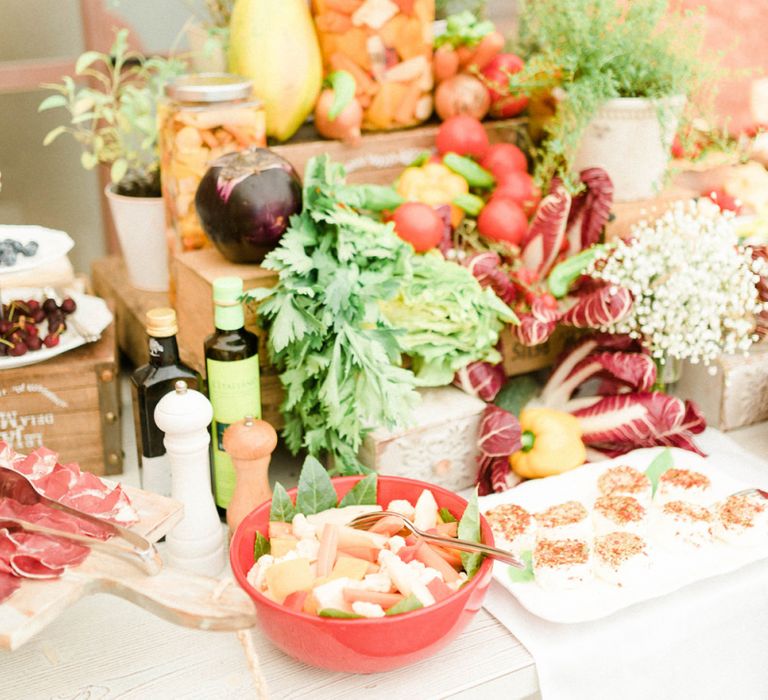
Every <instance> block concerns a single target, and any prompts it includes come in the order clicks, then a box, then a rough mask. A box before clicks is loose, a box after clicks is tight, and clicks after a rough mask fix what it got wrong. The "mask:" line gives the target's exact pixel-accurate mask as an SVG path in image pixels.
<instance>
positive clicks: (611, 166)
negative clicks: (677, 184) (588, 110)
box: [573, 96, 685, 202]
mask: <svg viewBox="0 0 768 700" xmlns="http://www.w3.org/2000/svg"><path fill="white" fill-rule="evenodd" d="M684 104H685V97H682V96H678V97H670V98H667V99H664V100H659V101H652V100H648V99H645V98H641V97H619V98H616V99H613V100H608V101H607V102H605V104H604V105H603V106H602V108H601V109H600V110H599V111H598V112H597V114H596V115H595V116H594V118H593V119H592V121H591V122H590V123H589V124H588V125H587V128H586V129H585V130H584V135H583V137H582V142H581V147H580V149H579V152H578V153H577V155H576V158H575V159H574V167H573V169H574V172H576V173H578V172H579V171H581V170H583V169H584V168H591V167H600V168H603V169H604V170H606V171H607V172H608V174H609V175H610V176H611V180H613V187H614V200H616V201H618V202H629V201H634V200H637V199H649V198H651V197H653V196H655V195H656V194H657V193H658V192H659V190H660V189H661V187H662V184H663V178H664V173H665V171H666V169H667V165H668V163H669V159H670V147H671V146H672V141H673V139H674V137H675V132H676V131H677V125H678V123H679V117H680V113H681V112H682V109H683V106H684Z"/></svg>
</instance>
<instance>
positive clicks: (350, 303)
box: [250, 156, 419, 474]
mask: <svg viewBox="0 0 768 700" xmlns="http://www.w3.org/2000/svg"><path fill="white" fill-rule="evenodd" d="M350 198H354V192H350V190H349V188H348V187H347V186H346V185H345V182H344V170H343V168H342V167H341V166H340V165H338V164H333V163H331V162H330V161H329V159H328V157H327V156H321V157H319V158H315V159H313V160H311V161H310V162H309V163H308V165H307V169H306V173H305V178H304V211H303V212H302V213H301V215H298V216H294V217H292V218H291V224H290V227H289V229H288V231H287V232H286V233H285V235H284V236H283V238H282V242H281V245H280V247H279V248H277V249H276V250H274V251H273V252H272V253H270V254H269V255H268V256H267V258H266V260H265V261H264V266H265V267H267V268H268V269H270V270H275V271H276V272H278V274H279V284H278V285H277V287H275V288H274V289H272V290H254V292H252V293H251V294H250V298H251V299H255V300H259V299H263V301H262V303H261V304H260V305H259V307H258V314H259V317H260V319H261V321H262V323H263V324H264V325H265V326H267V327H268V329H269V343H268V348H269V352H270V356H271V360H272V362H273V364H274V365H275V366H276V367H277V368H278V369H279V370H280V372H281V374H280V379H281V382H282V384H283V387H284V388H285V391H286V398H285V401H284V402H283V405H282V412H283V415H284V417H285V428H284V429H283V436H284V438H285V440H286V444H287V445H288V447H289V449H291V450H292V451H293V452H294V453H296V452H298V451H299V450H300V449H302V448H304V449H306V450H307V451H308V452H309V453H310V454H312V455H315V456H320V455H322V454H324V453H326V454H329V455H330V456H331V459H332V462H333V471H335V472H338V473H341V474H360V473H364V472H366V471H367V470H366V468H365V467H364V466H363V465H362V464H361V463H360V462H359V460H358V457H357V453H358V450H359V448H360V445H361V444H362V440H363V438H364V436H365V434H366V433H367V432H368V430H369V426H374V425H386V426H389V427H394V426H397V425H402V424H405V423H406V422H407V421H408V420H409V419H410V417H411V411H412V409H413V408H414V407H415V406H416V404H417V402H418V399H419V397H418V394H417V393H416V391H415V389H414V377H413V374H412V373H411V372H410V371H408V370H407V369H405V368H403V367H402V366H400V363H401V353H402V348H401V346H400V343H399V340H398V335H397V333H396V331H395V329H394V328H393V327H392V325H391V324H390V323H389V322H388V321H387V320H386V318H385V317H384V315H383V314H382V312H381V310H380V308H379V302H380V301H381V300H386V299H390V298H392V297H393V296H394V295H395V294H396V293H397V291H398V290H399V289H400V286H401V284H402V283H403V281H404V280H405V279H407V278H408V277H409V275H410V263H411V258H412V255H413V254H412V251H411V249H410V247H409V246H408V245H407V244H406V243H404V242H403V241H401V240H400V239H399V238H398V237H397V236H395V235H394V234H393V227H392V224H383V223H381V222H378V221H375V220H374V219H371V218H369V217H366V216H364V215H362V214H360V213H358V212H357V211H355V210H354V209H353V208H352V204H351V202H350V201H349V200H350Z"/></svg>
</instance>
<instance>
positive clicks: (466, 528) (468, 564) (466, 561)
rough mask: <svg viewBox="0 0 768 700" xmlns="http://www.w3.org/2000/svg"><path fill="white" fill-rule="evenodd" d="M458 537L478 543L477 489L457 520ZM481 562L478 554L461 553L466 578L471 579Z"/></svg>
mask: <svg viewBox="0 0 768 700" xmlns="http://www.w3.org/2000/svg"><path fill="white" fill-rule="evenodd" d="M457 534H458V537H459V539H462V540H468V541H470V542H480V509H479V507H478V505H477V489H475V492H474V493H473V494H472V496H471V498H470V499H469V502H468V503H467V508H466V510H465V511H464V515H462V516H461V520H459V527H458V533H457ZM482 561H483V555H482V554H481V553H480V552H462V553H461V563H462V565H463V566H464V571H466V572H467V578H472V577H473V576H474V575H475V573H477V570H478V569H479V568H480V564H481V563H482Z"/></svg>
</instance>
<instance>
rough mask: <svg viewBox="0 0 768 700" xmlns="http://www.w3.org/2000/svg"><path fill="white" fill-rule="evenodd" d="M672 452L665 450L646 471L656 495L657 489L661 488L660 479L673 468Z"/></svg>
mask: <svg viewBox="0 0 768 700" xmlns="http://www.w3.org/2000/svg"><path fill="white" fill-rule="evenodd" d="M672 462H673V460H672V452H671V450H669V449H666V450H664V451H663V452H662V453H661V454H659V455H657V456H656V458H655V459H654V460H653V462H651V463H650V465H649V466H648V469H646V470H645V475H646V476H647V477H648V479H649V480H650V482H651V488H652V489H653V491H652V493H653V494H654V495H655V494H656V489H657V488H658V486H659V478H660V477H661V475H662V474H663V473H664V472H665V471H667V469H670V468H671V467H672Z"/></svg>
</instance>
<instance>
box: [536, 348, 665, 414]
mask: <svg viewBox="0 0 768 700" xmlns="http://www.w3.org/2000/svg"><path fill="white" fill-rule="evenodd" d="M594 378H603V379H608V380H611V381H614V382H616V383H617V384H622V385H623V386H625V387H627V388H629V389H630V390H632V391H650V389H651V388H652V387H653V384H654V382H655V381H656V364H655V363H654V361H653V359H652V358H651V357H650V356H648V355H646V354H645V353H634V352H610V351H606V352H592V353H590V354H589V355H587V357H585V358H584V359H583V360H581V361H580V362H578V363H577V364H576V365H575V366H574V368H573V369H572V370H571V372H570V373H569V374H568V376H567V377H565V378H564V379H563V380H562V381H561V382H560V383H559V384H558V385H557V386H556V387H554V386H553V387H550V388H549V391H547V393H546V396H545V397H543V398H544V401H545V402H546V404H547V405H548V406H552V407H554V408H560V409H561V410H566V411H567V410H569V406H568V400H569V399H570V398H571V396H573V394H574V393H575V392H576V390H577V389H578V388H579V387H580V386H581V385H582V384H584V382H586V381H588V380H590V379H594ZM548 387H549V385H548ZM611 393H618V392H617V391H615V390H614V391H613V392H611Z"/></svg>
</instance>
